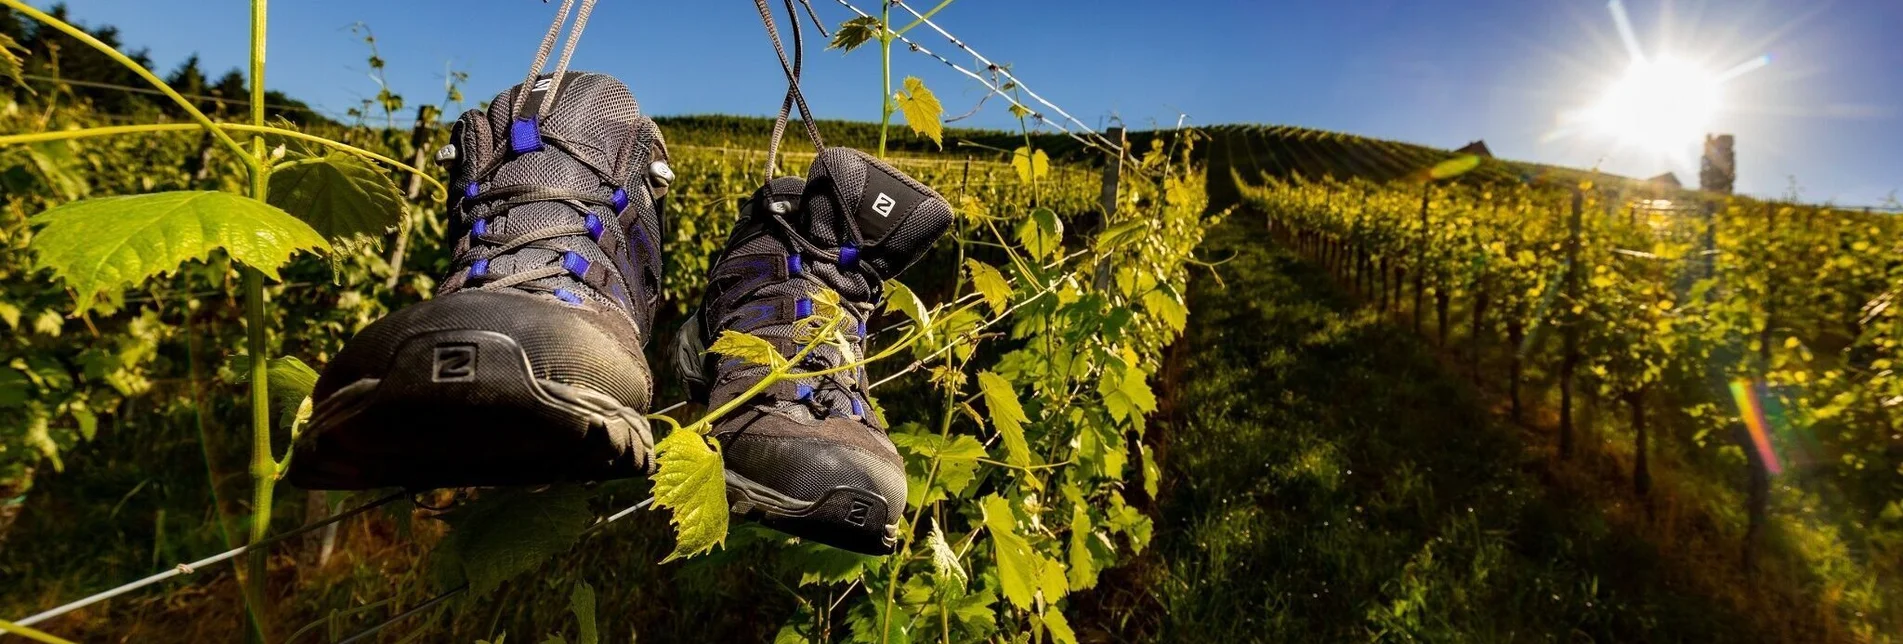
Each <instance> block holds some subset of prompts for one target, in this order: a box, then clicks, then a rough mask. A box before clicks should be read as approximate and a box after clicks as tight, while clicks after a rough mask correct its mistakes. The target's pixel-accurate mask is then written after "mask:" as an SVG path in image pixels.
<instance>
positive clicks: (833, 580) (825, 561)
mask: <svg viewBox="0 0 1903 644" xmlns="http://www.w3.org/2000/svg"><path fill="white" fill-rule="evenodd" d="M780 561H781V562H782V568H783V569H784V570H785V571H786V572H788V573H798V574H799V580H800V581H799V585H801V586H811V585H813V584H824V585H830V584H837V583H843V582H848V581H852V580H854V579H858V578H859V577H860V576H861V575H864V574H865V571H866V566H868V565H876V564H877V563H879V558H878V557H874V556H871V555H862V554H859V553H857V552H852V551H850V550H840V549H838V548H834V547H832V546H829V545H825V544H822V543H814V542H811V541H801V542H800V543H799V544H798V545H794V546H791V547H788V548H785V549H783V550H781V556H780Z"/></svg>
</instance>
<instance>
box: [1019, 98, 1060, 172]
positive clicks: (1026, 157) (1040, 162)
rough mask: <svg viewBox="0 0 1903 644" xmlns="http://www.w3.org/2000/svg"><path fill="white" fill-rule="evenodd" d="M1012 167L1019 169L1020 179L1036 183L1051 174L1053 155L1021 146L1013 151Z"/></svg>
mask: <svg viewBox="0 0 1903 644" xmlns="http://www.w3.org/2000/svg"><path fill="white" fill-rule="evenodd" d="M1013 107H1015V106H1013ZM1011 168H1012V169H1014V170H1017V172H1018V180H1019V181H1022V182H1024V183H1026V184H1029V183H1034V182H1036V181H1038V180H1040V179H1043V178H1045V177H1048V176H1050V175H1051V155H1049V154H1045V153H1044V151H1043V150H1033V149H1031V148H1030V147H1029V146H1025V147H1021V148H1018V149H1017V150H1014V151H1012V152H1011Z"/></svg>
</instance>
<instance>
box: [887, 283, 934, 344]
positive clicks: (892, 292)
mask: <svg viewBox="0 0 1903 644" xmlns="http://www.w3.org/2000/svg"><path fill="white" fill-rule="evenodd" d="M885 310H887V311H898V312H901V313H904V314H905V317H908V318H911V319H912V324H913V325H914V326H915V327H916V328H919V329H923V330H926V332H927V333H926V335H925V337H927V338H930V337H931V334H930V330H931V328H932V311H931V309H928V308H925V303H924V302H923V301H920V300H919V299H918V294H916V293H913V292H912V289H911V288H909V287H907V286H906V285H904V284H901V283H899V281H898V280H886V282H885Z"/></svg>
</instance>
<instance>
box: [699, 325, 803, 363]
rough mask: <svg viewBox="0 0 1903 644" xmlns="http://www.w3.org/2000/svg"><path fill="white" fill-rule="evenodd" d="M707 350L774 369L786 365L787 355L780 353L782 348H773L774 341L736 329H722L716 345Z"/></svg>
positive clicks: (715, 341)
mask: <svg viewBox="0 0 1903 644" xmlns="http://www.w3.org/2000/svg"><path fill="white" fill-rule="evenodd" d="M707 352H708V353H712V354H717V355H722V356H726V357H728V358H735V359H738V360H740V361H742V362H746V363H747V364H757V365H766V366H767V367H770V368H773V369H779V368H781V367H784V366H786V356H783V355H780V350H779V349H775V348H773V343H771V342H767V341H766V340H764V339H761V338H760V337H759V336H753V335H748V334H745V333H741V332H739V331H734V330H727V331H721V332H720V337H719V338H717V339H715V340H714V346H711V347H707Z"/></svg>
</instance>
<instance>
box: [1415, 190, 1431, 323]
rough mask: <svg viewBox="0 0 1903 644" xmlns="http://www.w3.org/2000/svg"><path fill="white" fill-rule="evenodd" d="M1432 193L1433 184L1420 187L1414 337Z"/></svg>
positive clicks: (1418, 320) (1424, 279)
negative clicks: (1429, 198) (1419, 232)
mask: <svg viewBox="0 0 1903 644" xmlns="http://www.w3.org/2000/svg"><path fill="white" fill-rule="evenodd" d="M1433 193H1434V184H1432V183H1429V184H1425V185H1423V186H1421V234H1420V235H1419V236H1417V237H1416V238H1415V240H1414V242H1415V243H1416V244H1418V245H1419V246H1417V248H1416V250H1415V251H1414V311H1413V316H1414V335H1420V334H1421V297H1422V295H1423V289H1425V288H1426V287H1427V271H1426V270H1425V269H1426V267H1427V199H1428V197H1429V196H1430V195H1432V194H1433Z"/></svg>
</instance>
